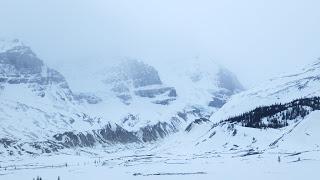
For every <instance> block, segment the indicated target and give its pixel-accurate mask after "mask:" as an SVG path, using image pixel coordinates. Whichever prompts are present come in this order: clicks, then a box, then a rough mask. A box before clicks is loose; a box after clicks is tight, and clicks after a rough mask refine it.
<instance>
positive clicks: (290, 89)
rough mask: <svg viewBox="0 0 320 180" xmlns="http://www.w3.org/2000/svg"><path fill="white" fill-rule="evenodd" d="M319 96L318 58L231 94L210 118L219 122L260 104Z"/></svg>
mask: <svg viewBox="0 0 320 180" xmlns="http://www.w3.org/2000/svg"><path fill="white" fill-rule="evenodd" d="M314 96H320V60H318V61H316V62H315V63H313V64H311V65H309V66H307V67H306V68H304V69H302V70H301V72H298V73H295V74H291V75H287V76H282V77H278V78H274V79H271V80H269V81H268V82H266V83H262V84H261V85H260V86H258V87H256V88H252V89H250V90H247V91H244V92H242V93H239V94H237V95H235V96H233V97H232V98H231V99H230V101H229V102H228V103H227V104H225V105H224V107H223V108H221V109H220V110H219V111H218V112H217V113H215V114H214V115H213V116H212V117H211V120H212V121H214V122H219V121H221V120H225V119H227V118H229V117H232V116H236V115H240V114H242V113H244V112H247V111H250V110H253V109H254V108H256V107H258V106H262V105H264V106H265V105H272V104H275V103H287V102H290V101H292V100H295V99H299V98H303V97H314Z"/></svg>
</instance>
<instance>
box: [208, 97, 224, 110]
mask: <svg viewBox="0 0 320 180" xmlns="http://www.w3.org/2000/svg"><path fill="white" fill-rule="evenodd" d="M225 103H226V100H224V99H220V98H216V97H214V98H213V99H212V101H210V102H209V106H210V107H215V108H221V107H222V106H223V105H224V104H225Z"/></svg>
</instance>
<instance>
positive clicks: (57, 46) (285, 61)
mask: <svg viewBox="0 0 320 180" xmlns="http://www.w3.org/2000/svg"><path fill="white" fill-rule="evenodd" d="M318 7H320V2H319V1H316V0H307V1H299V0H294V1H289V0H284V1H281V2H279V1H276V0H269V1H263V0H260V1H253V0H244V1H241V2H240V1H232V0H227V1H223V2H221V1H209V0H204V1H181V0H177V1H174V2H172V1H169V0H164V1H147V0H137V1H134V2H133V1H126V0H120V1H109V0H107V1H103V0H93V1H75V0H70V1H62V0H56V1H50V2H47V1H46V2H44V1H41V0H29V1H18V0H3V1H2V2H1V3H0V16H1V24H0V28H1V32H0V37H5V38H6V37H9V38H18V39H21V40H22V41H24V42H25V43H26V44H27V45H30V46H31V47H32V49H33V50H34V51H35V52H36V53H37V54H38V56H39V57H40V58H41V59H43V60H44V61H45V62H46V63H47V64H48V65H50V66H52V67H54V68H56V69H58V70H59V71H61V72H62V73H63V74H64V75H66V76H67V78H71V79H72V78H74V77H77V76H74V72H72V70H74V69H85V68H88V67H89V66H90V67H91V68H93V69H94V68H95V66H97V67H99V68H100V67H101V66H104V65H106V64H108V63H110V62H111V61H115V60H117V59H119V58H122V57H131V58H136V59H140V60H143V61H146V62H147V63H150V64H159V62H162V64H168V65H170V62H172V61H180V62H181V63H183V61H184V59H191V58H194V57H200V58H204V59H212V60H215V61H217V62H219V63H221V64H222V65H224V66H225V67H227V68H228V69H230V70H231V71H232V72H234V73H235V74H236V75H237V76H238V78H239V79H240V81H241V82H242V83H243V84H244V85H245V86H246V87H252V86H254V85H256V84H259V83H260V82H263V81H264V80H266V79H269V78H272V77H274V76H277V75H279V74H281V73H285V72H290V71H294V70H296V69H300V68H301V67H303V66H305V65H307V64H309V63H312V62H313V61H315V60H316V59H317V58H318V57H320V53H319V50H318V47H319V46H320V35H319V34H320V25H319V23H318V20H319V19H320V12H319V11H318ZM270 12H272V13H270ZM104 63H105V64H104ZM73 76H74V77H73Z"/></svg>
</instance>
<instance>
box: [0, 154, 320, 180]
mask: <svg viewBox="0 0 320 180" xmlns="http://www.w3.org/2000/svg"><path fill="white" fill-rule="evenodd" d="M148 150H149V149H148V148H147V149H143V150H141V152H134V151H125V152H122V153H116V154H108V153H105V154H104V155H101V154H100V155H97V156H93V155H92V156H88V155H85V156H83V155H82V156H74V155H53V156H50V157H38V158H32V159H30V160H24V161H21V162H19V161H18V162H17V161H15V162H6V163H3V162H2V163H3V164H2V168H1V171H0V174H1V176H0V179H4V180H21V179H24V180H26V179H30V180H32V178H35V177H37V176H41V177H42V179H44V180H56V179H57V178H58V176H60V179H62V180H72V179H77V180H87V179H92V180H100V179H101V180H103V179H177V178H184V179H196V178H201V179H282V180H286V179H288V180H295V179H297V180H298V179H302V178H306V179H310V180H312V179H314V180H316V179H318V172H317V171H316V170H317V168H319V167H320V151H319V150H318V151H311V152H302V153H301V154H299V153H300V152H299V153H297V152H291V153H288V152H287V153H274V152H266V153H264V154H256V155H251V156H243V155H244V154H245V152H235V153H218V152H214V153H210V152H208V153H205V154H183V155H179V154H170V153H166V152H164V153H161V154H150V153H149V152H148ZM278 157H280V162H279V159H278ZM66 163H67V166H66ZM10 165H11V166H10ZM6 166H9V167H7V170H4V168H5V167H6Z"/></svg>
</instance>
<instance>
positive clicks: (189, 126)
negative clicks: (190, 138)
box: [185, 118, 211, 132]
mask: <svg viewBox="0 0 320 180" xmlns="http://www.w3.org/2000/svg"><path fill="white" fill-rule="evenodd" d="M208 122H211V121H210V120H209V119H206V118H200V119H196V120H194V121H193V122H192V123H190V124H189V125H188V126H187V128H186V129H185V131H186V132H190V131H191V130H192V129H193V127H194V126H195V125H200V124H204V123H208Z"/></svg>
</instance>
